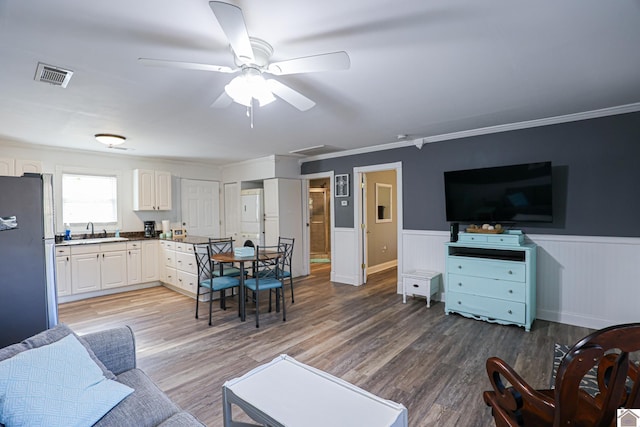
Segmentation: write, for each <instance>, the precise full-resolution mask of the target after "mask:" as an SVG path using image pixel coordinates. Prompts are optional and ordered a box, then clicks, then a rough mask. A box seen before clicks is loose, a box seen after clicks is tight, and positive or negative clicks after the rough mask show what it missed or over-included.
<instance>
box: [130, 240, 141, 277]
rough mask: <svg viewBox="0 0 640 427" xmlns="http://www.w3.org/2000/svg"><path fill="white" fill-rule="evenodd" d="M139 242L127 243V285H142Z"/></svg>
mask: <svg viewBox="0 0 640 427" xmlns="http://www.w3.org/2000/svg"><path fill="white" fill-rule="evenodd" d="M141 246H142V245H141V243H140V242H137V241H136V242H127V284H129V285H135V284H138V283H142V249H141Z"/></svg>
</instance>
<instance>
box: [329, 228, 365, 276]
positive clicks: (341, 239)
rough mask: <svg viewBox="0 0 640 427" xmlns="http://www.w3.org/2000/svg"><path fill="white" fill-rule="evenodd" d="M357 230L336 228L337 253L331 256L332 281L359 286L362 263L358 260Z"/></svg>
mask: <svg viewBox="0 0 640 427" xmlns="http://www.w3.org/2000/svg"><path fill="white" fill-rule="evenodd" d="M356 239H357V235H356V229H355V228H339V227H336V228H335V232H334V242H335V245H334V247H335V253H333V254H331V267H332V268H331V281H332V282H339V283H346V284H348V285H356V286H357V285H358V282H359V280H358V278H359V271H358V267H359V264H360V262H359V261H358V259H357V254H358V251H357V250H356V249H357V248H356V247H355V244H356Z"/></svg>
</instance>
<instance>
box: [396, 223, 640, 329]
mask: <svg viewBox="0 0 640 427" xmlns="http://www.w3.org/2000/svg"><path fill="white" fill-rule="evenodd" d="M527 238H528V239H529V240H531V241H533V242H534V243H536V244H537V245H538V255H537V257H538V259H537V261H538V268H537V316H536V317H537V318H538V319H543V320H550V321H554V322H561V323H567V324H571V325H578V326H584V327H589V328H594V329H599V328H604V327H606V326H610V325H615V324H620V323H630V322H638V321H640V309H639V308H638V304H637V302H638V296H639V295H640V238H624V237H597V236H561V235H538V234H532V235H527ZM448 240H449V233H448V232H441V231H422V230H404V231H403V239H402V241H403V249H402V250H403V260H402V272H409V271H411V270H415V269H425V270H434V271H439V272H442V273H444V264H445V249H444V248H445V247H444V243H445V242H447V241H448ZM443 278H444V279H445V281H446V277H445V275H444V274H443Z"/></svg>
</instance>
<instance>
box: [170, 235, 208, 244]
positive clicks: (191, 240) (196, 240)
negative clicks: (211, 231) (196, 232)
mask: <svg viewBox="0 0 640 427" xmlns="http://www.w3.org/2000/svg"><path fill="white" fill-rule="evenodd" d="M159 240H165V241H168V242H176V243H188V244H190V245H200V244H202V243H209V238H208V237H202V236H186V237H172V238H170V239H159Z"/></svg>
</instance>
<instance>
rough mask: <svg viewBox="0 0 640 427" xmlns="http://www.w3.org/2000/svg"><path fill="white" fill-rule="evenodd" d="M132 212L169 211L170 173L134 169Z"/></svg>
mask: <svg viewBox="0 0 640 427" xmlns="http://www.w3.org/2000/svg"><path fill="white" fill-rule="evenodd" d="M133 210H134V211H158V210H160V211H167V210H171V172H164V171H156V170H150V169H135V170H134V171H133Z"/></svg>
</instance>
